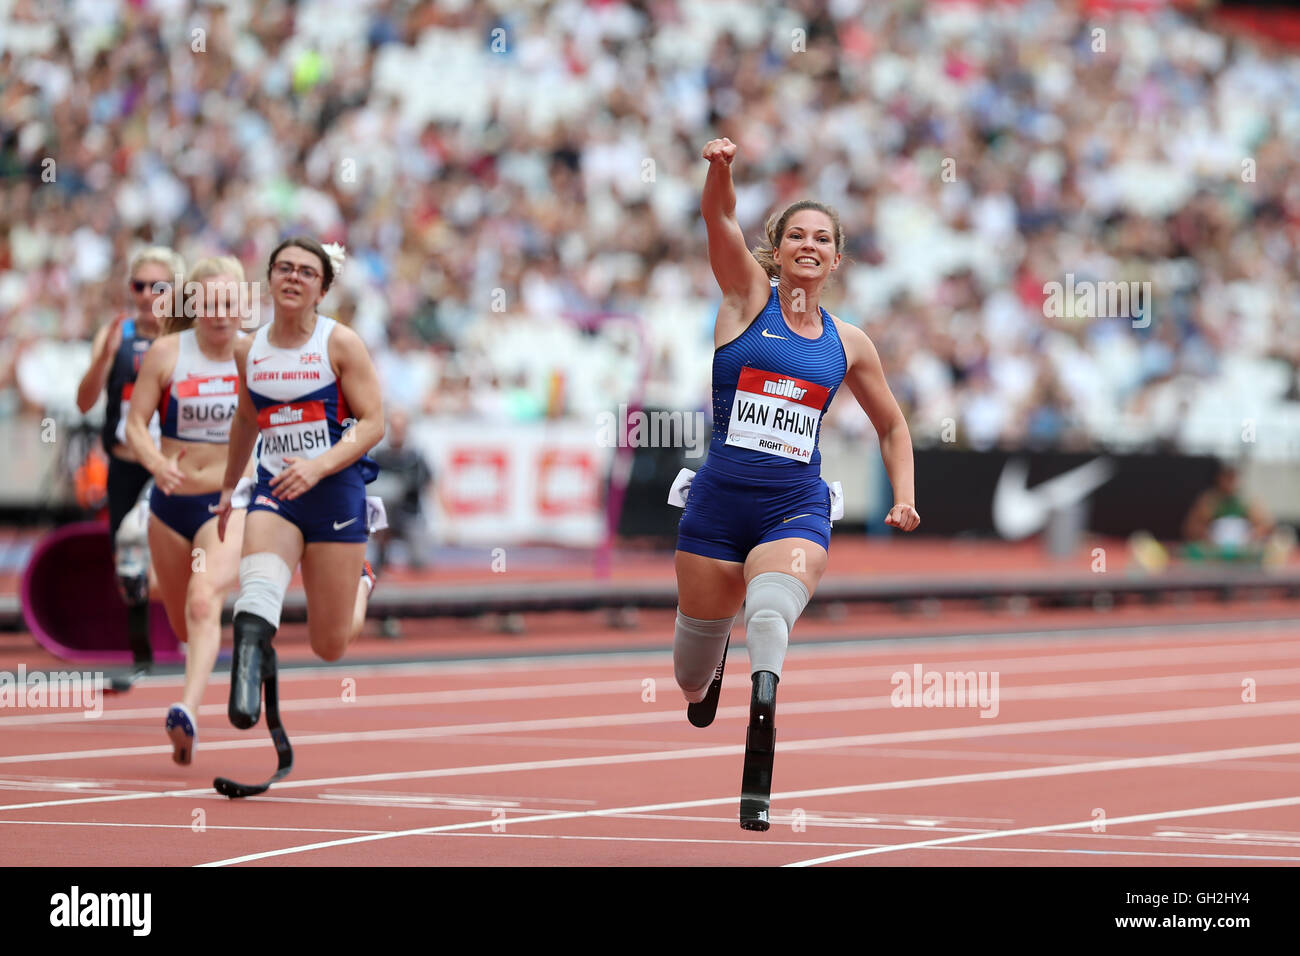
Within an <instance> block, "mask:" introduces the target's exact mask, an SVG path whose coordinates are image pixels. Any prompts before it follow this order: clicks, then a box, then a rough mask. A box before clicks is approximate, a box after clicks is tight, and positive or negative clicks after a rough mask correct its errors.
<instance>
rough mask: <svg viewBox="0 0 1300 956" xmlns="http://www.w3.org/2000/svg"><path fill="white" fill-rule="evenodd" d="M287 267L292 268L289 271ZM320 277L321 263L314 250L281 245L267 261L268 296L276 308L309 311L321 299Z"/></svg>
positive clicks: (321, 277)
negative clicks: (268, 267)
mask: <svg viewBox="0 0 1300 956" xmlns="http://www.w3.org/2000/svg"><path fill="white" fill-rule="evenodd" d="M290 267H293V270H294V271H292V272H289V269H290ZM286 273H287V274H286ZM324 279H325V274H324V266H323V265H322V264H321V261H320V259H319V258H318V257H317V256H316V254H315V253H313V252H308V251H307V250H306V249H303V248H300V247H299V246H285V247H284V248H283V249H281V250H280V254H279V255H277V256H276V257H275V261H274V262H273V263H271V280H270V281H271V298H272V300H274V302H275V305H276V308H277V309H284V310H286V311H290V312H297V311H304V310H305V311H310V310H311V309H314V308H315V307H316V304H317V303H318V302H320V300H321V299H322V298H324V292H323V291H322V283H323V282H324Z"/></svg>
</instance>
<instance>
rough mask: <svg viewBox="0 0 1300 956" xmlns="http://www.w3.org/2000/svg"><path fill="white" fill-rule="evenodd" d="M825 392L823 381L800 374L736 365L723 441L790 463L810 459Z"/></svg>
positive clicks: (827, 390)
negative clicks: (737, 375) (736, 379)
mask: <svg viewBox="0 0 1300 956" xmlns="http://www.w3.org/2000/svg"><path fill="white" fill-rule="evenodd" d="M829 394H830V389H828V388H826V387H825V386H824V385H816V384H814V383H812V382H805V381H804V380H803V379H800V378H793V377H792V376H789V375H778V374H777V373H776V372H764V371H762V370H761V369H756V368H744V369H741V371H740V381H739V382H737V383H736V397H735V400H734V401H733V402H732V404H731V423H730V425H729V426H728V428H727V442H726V443H727V444H728V445H732V446H733V447H736V448H752V449H753V450H755V451H761V452H765V453H767V454H769V455H776V456H777V457H779V458H789V459H791V460H792V461H803V462H807V461H811V460H812V456H813V451H815V450H816V447H817V424H818V422H819V421H820V420H821V413H822V408H823V407H824V406H825V404H826V396H827V395H829Z"/></svg>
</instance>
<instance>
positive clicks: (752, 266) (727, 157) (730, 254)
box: [700, 139, 772, 344]
mask: <svg viewBox="0 0 1300 956" xmlns="http://www.w3.org/2000/svg"><path fill="white" fill-rule="evenodd" d="M735 156H736V144H735V143H733V142H732V141H731V140H729V139H715V140H711V141H710V142H709V143H708V144H707V145H706V146H705V147H704V153H703V157H704V159H707V160H708V161H709V172H708V176H707V177H705V180H704V194H703V195H702V196H701V198H700V213H701V214H702V215H703V216H704V228H705V230H706V232H707V233H708V237H709V266H710V267H711V268H712V269H713V277H714V278H715V279H716V280H717V282H718V288H719V289H721V290H722V307H721V308H720V309H719V310H718V322H717V328H716V330H715V332H714V342H715V344H723V343H726V342H729V341H731V340H732V339H734V338H735V337H736V336H737V335H739V334H740V333H741V332H742V331H744V327H745V325H746V324H747V323H748V322H749V321H750V320H751V319H753V317H754V316H755V315H756V314H757V313H758V311H759V310H760V309H762V307H763V305H764V304H765V303H766V302H767V299H768V296H769V295H770V294H771V289H772V286H771V283H769V282H768V279H767V273H766V272H765V271H764V270H763V267H762V266H760V265H759V264H758V260H757V259H755V258H754V256H753V254H752V253H751V252H750V251H749V248H748V247H747V246H746V245H745V233H744V232H743V231H742V230H741V228H740V223H739V222H737V221H736V187H735V184H734V183H733V182H732V179H731V162H732V160H733V159H735Z"/></svg>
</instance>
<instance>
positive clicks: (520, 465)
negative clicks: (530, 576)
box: [411, 419, 614, 547]
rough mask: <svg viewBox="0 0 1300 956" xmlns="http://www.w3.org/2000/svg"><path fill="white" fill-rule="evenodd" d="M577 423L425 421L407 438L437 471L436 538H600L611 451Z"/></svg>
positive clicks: (491, 542)
mask: <svg viewBox="0 0 1300 956" xmlns="http://www.w3.org/2000/svg"><path fill="white" fill-rule="evenodd" d="M597 438H598V436H597V431H596V429H595V428H594V427H591V426H584V425H583V424H582V423H581V422H561V423H546V424H536V425H508V424H501V425H492V424H486V423H476V424H466V423H465V422H463V421H459V420H452V419H425V420H423V421H420V422H418V423H412V425H411V440H412V443H413V444H414V445H415V447H417V448H419V449H420V450H421V451H422V452H424V455H425V458H426V460H427V461H428V462H429V465H430V467H431V468H432V469H433V472H434V488H435V501H434V502H432V504H434V515H433V530H434V534H435V536H436V538H437V540H438V541H439V543H441V544H458V545H486V546H490V547H495V546H498V545H509V544H520V543H525V542H529V543H549V544H565V545H572V546H576V547H592V546H595V545H598V544H600V543H601V542H602V541H603V540H604V537H605V527H606V517H605V482H606V476H607V475H608V474H609V468H610V463H611V461H612V459H613V453H614V449H612V448H605V447H601V445H600V443H599V442H598V440H597Z"/></svg>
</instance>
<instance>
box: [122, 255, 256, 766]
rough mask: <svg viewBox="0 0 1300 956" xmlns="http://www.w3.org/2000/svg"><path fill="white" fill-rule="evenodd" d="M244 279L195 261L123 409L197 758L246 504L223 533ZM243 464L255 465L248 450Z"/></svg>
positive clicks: (172, 713)
mask: <svg viewBox="0 0 1300 956" xmlns="http://www.w3.org/2000/svg"><path fill="white" fill-rule="evenodd" d="M243 281H244V267H243V266H242V265H241V264H240V262H239V260H238V259H236V258H234V257H233V256H217V257H212V258H207V259H202V260H200V261H199V262H198V263H197V264H196V265H195V266H194V270H193V271H192V272H191V273H190V275H189V280H188V281H187V282H186V283H185V289H184V292H183V294H182V290H179V289H178V290H177V295H178V296H181V297H182V299H183V305H184V308H183V309H178V310H176V312H177V313H178V314H174V315H171V316H168V319H167V323H166V325H165V326H164V328H163V331H164V333H165V334H164V335H162V336H161V337H160V338H158V339H155V340H154V343H153V345H152V346H151V347H150V349H149V351H148V352H147V353H146V354H145V357H144V362H143V363H142V364H141V366H140V373H139V375H138V376H137V377H136V381H135V390H134V393H133V400H132V402H131V407H130V410H129V411H128V413H127V419H126V439H127V442H128V444H129V445H130V447H131V450H132V452H133V453H134V454H135V456H136V460H137V461H139V462H140V464H141V465H143V466H144V467H145V468H147V469H148V470H149V472H150V474H151V475H152V476H153V482H154V485H153V491H152V492H151V493H150V496H149V513H150V514H149V552H150V554H152V555H153V561H154V566H155V568H156V572H157V576H158V590H159V591H160V592H161V595H162V601H163V606H164V607H165V608H166V609H167V619H168V621H169V622H170V623H171V626H172V630H173V631H175V632H176V636H177V637H178V638H180V640H181V641H183V642H185V643H186V655H185V688H184V691H183V692H182V695H181V699H180V700H179V701H177V702H176V703H175V704H173V705H172V706H171V708H170V709H169V710H168V711H167V717H166V719H165V721H164V723H163V727H164V729H165V730H166V732H167V736H168V738H169V739H170V740H171V742H172V759H173V760H175V761H176V762H177V763H180V764H188V763H190V762H191V760H192V759H193V755H194V748H195V745H196V743H197V740H198V721H197V715H198V713H199V706H200V704H201V703H202V702H203V692H204V689H205V688H206V687H207V683H208V678H209V677H210V676H211V675H212V668H213V667H214V666H215V665H216V663H217V655H218V652H219V651H220V649H221V607H222V605H223V604H224V603H225V598H226V593H227V592H228V591H230V589H231V588H233V587H234V586H235V584H236V582H237V581H238V579H239V547H240V539H241V536H242V535H243V529H244V512H243V511H242V510H240V511H236V512H235V513H234V514H233V516H232V517H231V518H230V521H229V526H228V527H227V528H226V529H225V537H224V540H222V539H221V538H220V537H219V535H218V528H217V519H216V516H215V515H214V514H213V513H212V508H213V506H214V505H215V504H216V503H217V501H218V500H219V499H220V497H221V482H222V480H223V478H224V476H225V471H226V441H227V439H228V437H229V434H230V423H231V421H232V420H233V419H234V417H235V409H236V407H237V405H238V402H239V375H238V371H237V369H236V367H235V345H236V343H237V342H238V341H239V336H240V326H241V324H242V322H243V316H242V315H241V314H240V312H239V309H240V302H241V301H242V300H244V296H242V295H241V294H240V292H241V288H242V283H243ZM178 301H180V300H178ZM151 416H152V417H153V418H154V419H159V420H161V431H162V437H161V446H160V447H155V446H154V442H153V439H152V437H150V433H149V420H150V417H151ZM243 464H244V473H245V474H248V473H250V472H251V468H250V466H251V464H252V463H251V461H250V460H249V456H247V455H245V456H244V460H243Z"/></svg>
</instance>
